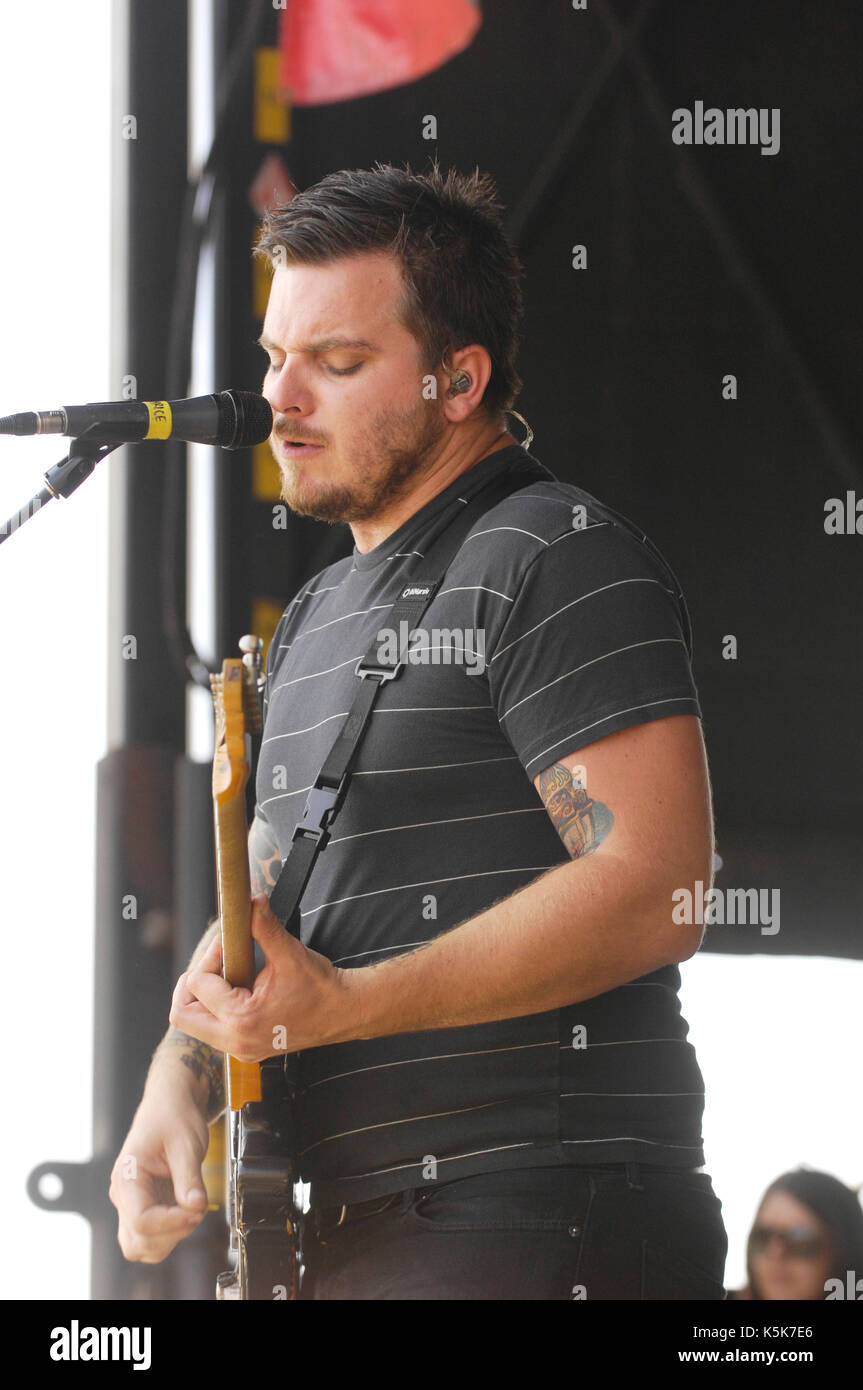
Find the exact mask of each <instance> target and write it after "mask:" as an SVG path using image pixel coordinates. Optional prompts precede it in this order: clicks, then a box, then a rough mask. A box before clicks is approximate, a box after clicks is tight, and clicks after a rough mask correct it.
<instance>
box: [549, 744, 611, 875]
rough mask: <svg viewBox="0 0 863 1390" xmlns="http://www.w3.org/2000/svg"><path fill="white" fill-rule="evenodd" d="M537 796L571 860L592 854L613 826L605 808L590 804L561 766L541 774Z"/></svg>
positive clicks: (584, 793)
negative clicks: (538, 795)
mask: <svg viewBox="0 0 863 1390" xmlns="http://www.w3.org/2000/svg"><path fill="white" fill-rule="evenodd" d="M539 794H540V796H541V797H542V800H543V802H544V803H545V808H546V810H547V811H548V814H549V815H550V816H551V819H552V823H553V825H554V828H555V830H556V831H557V833H558V835H559V836H560V838H561V839H562V840H563V843H564V844H565V845H566V848H567V850H568V851H569V853H570V855H571V856H572V858H573V859H583V858H584V856H585V855H586V854H590V853H591V852H592V851H593V850H595V849H596V848H597V846H598V845H600V844H602V841H603V840H604V839H605V837H606V836H607V835H608V833H609V831H610V830H611V827H612V826H613V825H614V816H613V815H612V814H611V812H610V811H609V809H608V807H607V806H604V805H603V803H602V802H601V801H592V800H591V798H590V797H589V796H588V794H587V792H586V791H585V789H584V787H583V786H582V785H581V783H580V782H576V781H575V780H574V779H573V776H572V772H571V771H570V769H569V768H568V767H567V766H566V764H565V763H553V764H552V766H551V767H547V768H546V769H545V772H543V773H541V775H540V779H539Z"/></svg>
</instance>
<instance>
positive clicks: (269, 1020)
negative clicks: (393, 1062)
mask: <svg viewBox="0 0 863 1390" xmlns="http://www.w3.org/2000/svg"><path fill="white" fill-rule="evenodd" d="M251 930H252V936H253V937H254V939H255V940H256V941H257V942H258V944H259V946H260V947H261V950H262V951H263V954H264V958H265V961H266V964H265V966H264V968H263V970H261V972H260V974H259V975H258V976H257V978H256V979H255V985H254V989H253V990H249V989H242V988H234V987H232V986H231V985H229V984H228V983H227V981H226V980H225V979H223V977H222V956H221V943H220V942H219V940H218V938H216V939H214V940H213V942H212V943H211V945H210V947H209V949H208V950H207V951H206V953H205V954H204V955H203V956H202V957H201V959H200V960H199V961H197V962H194V963H193V966H192V967H190V969H189V970H187V971H186V973H185V974H184V975H181V976H180V979H179V980H178V981H177V987H176V989H175V990H174V1000H173V1004H172V1007H171V1023H172V1024H173V1026H174V1027H175V1028H177V1029H181V1030H182V1031H183V1033H186V1034H188V1035H189V1036H190V1037H193V1038H199V1039H200V1040H201V1042H202V1043H206V1044H207V1045H208V1046H209V1047H211V1048H215V1049H217V1050H218V1051H220V1052H223V1053H224V1052H228V1053H230V1055H231V1056H232V1057H236V1059H237V1060H238V1061H240V1062H262V1061H263V1060H264V1059H265V1058H266V1057H274V1056H277V1055H278V1054H279V1053H283V1052H302V1051H303V1050H304V1049H306V1048H309V1047H320V1046H321V1045H322V1044H325V1043H331V1042H340V1041H343V1040H344V1039H345V1038H346V1037H348V1036H351V1034H350V1033H348V1032H346V1031H345V1009H346V981H347V975H348V972H347V971H344V970H340V969H339V968H338V967H337V966H335V965H333V964H332V962H331V961H329V960H327V958H326V956H322V955H320V954H319V953H318V952H317V951H312V950H310V949H309V948H308V947H307V946H303V945H301V944H300V942H299V941H297V940H296V939H295V938H294V937H293V936H291V935H290V934H289V933H288V932H286V931H285V929H284V927H283V926H282V924H281V922H280V921H279V920H278V918H277V917H275V916H274V915H273V913H272V911H271V910H270V905H269V901H268V896H267V894H266V893H258V894H257V895H256V896H255V897H254V898H253V899H252V922H251ZM288 1020H290V1024H289V1023H288Z"/></svg>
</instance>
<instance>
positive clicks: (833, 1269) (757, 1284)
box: [728, 1168, 863, 1300]
mask: <svg viewBox="0 0 863 1390" xmlns="http://www.w3.org/2000/svg"><path fill="white" fill-rule="evenodd" d="M746 1272H747V1276H748V1283H747V1286H746V1287H745V1288H744V1289H741V1290H740V1291H739V1292H732V1293H729V1295H728V1297H729V1298H743V1299H748V1298H751V1299H758V1300H769V1299H794V1300H804V1299H806V1300H811V1299H823V1298H826V1297H827V1296H828V1293H829V1294H830V1295H831V1296H832V1297H834V1298H836V1297H839V1298H849V1297H852V1298H854V1297H857V1298H859V1297H863V1209H861V1206H860V1202H859V1200H858V1198H857V1194H856V1192H854V1191H852V1189H851V1188H849V1187H846V1186H845V1185H844V1183H841V1182H840V1181H839V1179H838V1178H834V1177H833V1176H832V1175H831V1174H830V1173H819V1172H815V1171H812V1170H809V1169H803V1168H798V1169H796V1170H795V1171H794V1172H791V1173H783V1174H782V1176H781V1177H779V1178H777V1179H776V1180H775V1181H774V1182H772V1183H771V1184H770V1186H769V1187H768V1189H767V1191H766V1192H765V1194H764V1196H763V1197H762V1199H761V1205H760V1206H759V1208H758V1211H757V1213H756V1216H755V1221H754V1223H753V1226H752V1230H751V1231H750V1233H749V1241H748V1245H747V1256H746ZM849 1273H850V1274H851V1278H850V1279H849ZM828 1280H838V1281H839V1282H838V1284H837V1283H832V1284H829V1285H828ZM858 1280H859V1281H861V1282H860V1286H859V1288H858V1287H857V1281H858Z"/></svg>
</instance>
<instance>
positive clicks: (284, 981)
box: [171, 714, 713, 1060]
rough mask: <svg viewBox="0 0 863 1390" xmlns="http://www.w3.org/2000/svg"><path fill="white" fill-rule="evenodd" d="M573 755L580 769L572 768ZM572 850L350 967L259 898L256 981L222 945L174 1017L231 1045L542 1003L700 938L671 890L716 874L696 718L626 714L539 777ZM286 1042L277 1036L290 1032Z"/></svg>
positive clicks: (512, 1013)
mask: <svg viewBox="0 0 863 1390" xmlns="http://www.w3.org/2000/svg"><path fill="white" fill-rule="evenodd" d="M573 769H575V773H576V775H575V778H573ZM534 784H535V786H536V788H537V792H538V793H539V795H540V797H541V798H542V800H543V802H544V804H545V806H546V809H547V810H548V813H549V816H550V817H551V819H552V822H553V823H554V825H555V828H556V829H557V830H558V833H559V834H560V835H561V838H562V840H563V842H564V844H565V845H566V848H567V850H568V852H569V854H570V856H571V858H570V862H568V863H564V864H560V865H558V866H557V867H556V868H554V869H552V870H550V871H549V872H547V873H545V874H543V875H542V876H541V877H539V878H537V879H534V880H533V881H532V882H531V883H529V884H527V885H526V886H525V887H524V888H522V889H520V890H518V891H517V892H516V893H514V894H512V896H510V897H508V898H504V899H502V900H501V901H500V902H497V903H495V904H493V906H491V907H490V908H487V909H486V910H485V911H484V912H481V913H479V914H478V915H477V916H476V917H472V918H471V919H470V920H469V921H467V922H464V923H462V924H461V925H460V926H457V927H453V928H452V929H450V930H449V931H447V932H444V933H442V934H441V935H440V936H438V937H436V938H435V939H434V940H433V941H430V942H428V943H427V944H425V945H423V946H422V947H420V948H418V949H416V950H414V951H412V952H410V953H409V954H406V955H400V956H395V957H392V958H391V959H389V960H386V961H382V962H380V963H379V964H377V965H373V966H366V967H364V968H362V969H357V970H347V971H342V970H339V969H337V968H336V967H334V966H333V965H331V963H330V962H329V961H327V960H325V958H324V957H322V956H320V955H318V954H317V953H316V952H314V951H309V950H308V949H307V948H306V947H304V946H301V945H300V944H299V943H298V942H297V941H295V940H293V938H291V937H289V936H288V935H287V934H286V933H285V932H284V930H283V929H282V927H281V926H280V924H279V923H278V922H277V920H276V918H275V917H273V915H272V913H271V912H270V911H269V908H268V905H267V901H266V898H265V897H261V898H257V899H255V910H254V913H253V931H254V934H255V936H256V938H257V940H258V941H259V942H260V944H261V946H262V949H263V951H264V954H265V956H266V957H267V966H266V968H265V970H264V971H262V972H261V975H259V976H258V980H257V981H256V984H255V989H254V992H253V993H250V992H249V991H248V990H232V989H230V987H229V986H227V985H226V984H225V982H224V980H221V979H220V978H218V976H217V973H211V972H217V971H218V950H217V949H216V948H215V947H214V953H213V955H212V959H209V958H208V959H207V960H205V961H202V962H201V965H200V967H199V969H198V970H197V971H195V972H190V973H189V974H187V975H185V976H183V977H182V979H181V980H180V982H179V984H178V986H177V991H176V992H175V999H174V1012H173V1013H172V1017H171V1021H172V1023H173V1024H174V1026H175V1027H179V1028H182V1029H183V1031H184V1032H187V1033H189V1034H191V1035H192V1036H193V1037H200V1038H202V1039H203V1040H204V1041H206V1042H209V1043H210V1045H211V1046H216V1047H219V1048H220V1049H221V1050H223V1051H226V1052H230V1053H231V1054H232V1055H233V1056H235V1057H240V1058H242V1059H244V1060H245V1059H247V1060H261V1059H262V1058H263V1057H266V1056H271V1055H273V1052H274V1051H275V1050H277V1049H276V1048H274V1047H273V1044H272V1041H271V1040H272V1038H273V1036H274V1030H275V1029H277V1028H282V1029H284V1030H285V1032H284V1033H282V1034H281V1037H282V1038H284V1037H285V1036H286V1038H287V1042H286V1044H285V1047H284V1050H287V1051H291V1052H293V1051H300V1050H304V1049H306V1048H309V1047H315V1046H320V1045H322V1044H326V1043H334V1042H347V1041H351V1040H353V1039H359V1038H374V1037H382V1036H387V1035H390V1034H394V1033H408V1032H422V1031H424V1030H427V1029H434V1028H449V1027H460V1026H465V1025H469V1024H474V1023H486V1022H489V1021H492V1020H495V1019H504V1018H515V1017H520V1016H521V1015H524V1014H532V1013H541V1012H544V1011H546V1010H549V1009H555V1008H560V1007H562V1006H564V1005H566V1004H574V1003H578V1002H579V1001H580V1000H583V999H590V998H593V997H594V996H596V995H599V994H604V993H606V992H607V991H608V990H612V989H615V988H617V987H618V986H620V985H624V984H627V983H628V982H630V981H631V980H635V979H638V978H639V977H641V976H642V975H646V974H649V973H650V972H652V971H654V970H658V969H660V968H661V967H662V966H664V965H668V964H671V963H675V962H679V961H683V960H687V959H688V958H689V957H690V956H692V955H694V953H695V952H696V951H697V949H698V947H699V945H700V942H701V937H702V929H701V928H700V927H698V926H696V925H681V924H678V923H675V922H674V921H673V917H672V910H673V898H672V894H674V893H675V891H676V890H679V889H682V888H688V889H689V890H690V891H693V890H694V885H695V883H696V881H697V880H699V879H700V880H701V881H702V883H703V884H704V887H705V891H706V890H707V888H708V887H709V886H710V885H711V883H712V878H713V817H712V807H711V797H710V784H709V777H708V770H707V760H706V756H705V751H704V743H703V739H702V735H701V725H700V721H699V720H698V718H697V717H696V716H695V715H687V714H681V715H675V716H672V717H669V718H665V719H657V720H652V721H650V722H648V723H643V724H638V725H635V726H633V727H630V728H627V729H622V730H619V731H618V732H616V733H613V734H610V735H609V736H608V737H606V738H603V739H599V740H598V741H597V742H595V743H592V744H589V745H587V746H585V747H582V748H580V749H578V750H577V751H576V752H574V753H572V754H570V755H569V756H567V757H563V758H559V759H557V760H556V761H555V762H553V763H552V764H550V765H549V767H547V768H546V769H544V770H543V772H541V773H540V774H539V775H538V776H537V777H536V778H535V783H534ZM279 1050H282V1049H281V1048H279Z"/></svg>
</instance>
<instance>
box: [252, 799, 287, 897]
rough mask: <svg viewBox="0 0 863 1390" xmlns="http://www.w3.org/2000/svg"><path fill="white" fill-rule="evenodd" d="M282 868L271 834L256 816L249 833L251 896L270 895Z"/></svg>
mask: <svg viewBox="0 0 863 1390" xmlns="http://www.w3.org/2000/svg"><path fill="white" fill-rule="evenodd" d="M281 868H282V856H281V855H280V854H279V850H278V846H277V845H276V842H275V840H274V839H273V837H272V834H271V832H270V831H269V829H268V828H267V826H265V825H264V823H263V822H262V821H260V820H259V819H258V817H257V816H256V817H255V819H254V820H253V821H252V828H251V830H250V831H249V878H250V880H251V885H252V896H253V897H256V896H257V894H258V893H271V892H272V890H273V889H274V888H275V886H276V880H277V879H278V877H279V874H280V872H281Z"/></svg>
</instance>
